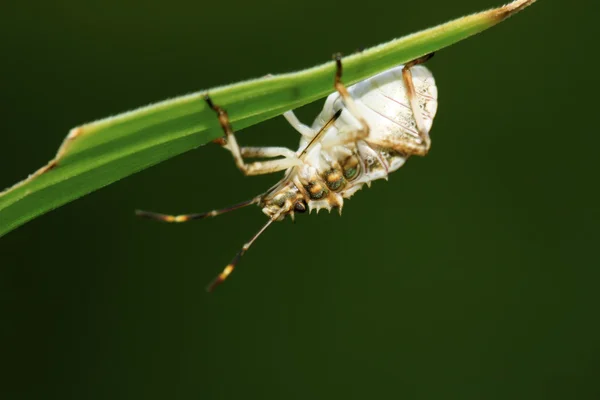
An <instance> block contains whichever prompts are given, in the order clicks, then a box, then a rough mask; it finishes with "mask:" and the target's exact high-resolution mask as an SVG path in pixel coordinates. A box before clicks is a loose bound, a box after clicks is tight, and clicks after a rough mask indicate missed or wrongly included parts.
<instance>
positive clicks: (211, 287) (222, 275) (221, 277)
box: [206, 214, 280, 292]
mask: <svg viewBox="0 0 600 400" xmlns="http://www.w3.org/2000/svg"><path fill="white" fill-rule="evenodd" d="M279 217H280V214H276V215H275V216H273V218H271V219H269V221H268V222H267V223H266V224H265V225H264V226H263V227H262V228H261V229H260V230H259V231H258V233H256V234H255V235H254V236H253V237H252V239H250V241H249V242H248V243H245V244H244V245H243V246H242V248H241V250H240V251H238V253H237V254H236V255H235V257H233V259H232V260H231V262H230V263H229V264H227V266H225V268H224V269H223V271H222V272H221V273H220V274H219V275H217V277H216V278H215V279H214V280H213V281H212V282H211V283H210V284H209V285H208V286H207V287H206V291H207V292H212V291H213V290H215V288H216V287H217V286H218V285H220V284H221V283H223V281H225V279H227V277H228V276H229V275H230V274H231V273H232V272H233V270H234V269H235V267H236V265H237V264H238V262H239V261H240V259H241V258H242V256H243V255H244V254H245V253H246V252H247V251H248V249H249V248H250V246H252V243H254V241H255V240H256V239H258V237H259V236H260V235H261V234H262V233H263V232H264V231H265V230H266V229H267V228H268V227H269V225H271V223H273V222H274V221H276V220H277V219H278V218H279Z"/></svg>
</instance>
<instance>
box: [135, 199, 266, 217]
mask: <svg viewBox="0 0 600 400" xmlns="http://www.w3.org/2000/svg"><path fill="white" fill-rule="evenodd" d="M261 199H262V195H261V196H257V197H255V198H253V199H250V200H247V201H243V202H241V203H238V204H234V205H232V206H229V207H225V208H221V209H217V210H212V211H208V212H205V213H199V214H181V215H170V214H160V213H155V212H151V211H143V210H135V215H136V216H138V217H141V218H147V219H152V220H155V221H162V222H175V223H178V222H187V221H191V220H195V219H204V218H210V217H216V216H217V215H221V214H224V213H226V212H229V211H233V210H237V209H239V208H242V207H246V206H249V205H251V204H259V203H260V200H261Z"/></svg>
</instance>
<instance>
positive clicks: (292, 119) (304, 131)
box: [283, 110, 316, 138]
mask: <svg viewBox="0 0 600 400" xmlns="http://www.w3.org/2000/svg"><path fill="white" fill-rule="evenodd" d="M283 117H284V118H285V119H286V120H287V122H289V123H290V125H291V126H292V127H293V128H294V129H295V130H297V131H298V133H300V134H301V135H302V136H307V137H309V138H312V137H313V136H315V134H316V131H315V130H314V129H312V128H311V127H310V126H308V125H305V124H303V123H302V122H300V120H299V119H298V117H296V114H294V112H293V111H292V110H290V111H286V112H284V113H283Z"/></svg>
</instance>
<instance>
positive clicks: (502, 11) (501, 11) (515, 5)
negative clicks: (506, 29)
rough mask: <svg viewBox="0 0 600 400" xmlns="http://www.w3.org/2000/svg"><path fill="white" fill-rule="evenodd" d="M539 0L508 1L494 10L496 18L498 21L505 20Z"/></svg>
mask: <svg viewBox="0 0 600 400" xmlns="http://www.w3.org/2000/svg"><path fill="white" fill-rule="evenodd" d="M536 1H537V0H515V1H513V2H512V3H508V4H506V5H504V6H502V7H499V8H497V9H495V10H494V18H495V19H496V20H498V22H500V21H503V20H505V19H507V18H509V17H511V16H512V15H514V14H516V13H518V12H519V11H521V10H523V9H525V8H527V7H529V6H530V5H532V4H533V3H535V2H536Z"/></svg>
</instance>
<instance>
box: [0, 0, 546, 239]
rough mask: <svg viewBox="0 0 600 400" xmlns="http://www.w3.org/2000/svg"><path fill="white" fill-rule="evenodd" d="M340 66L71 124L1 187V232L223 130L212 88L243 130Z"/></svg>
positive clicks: (402, 46)
mask: <svg viewBox="0 0 600 400" xmlns="http://www.w3.org/2000/svg"><path fill="white" fill-rule="evenodd" d="M534 2H535V0H516V1H513V2H512V3H510V4H508V5H505V6H503V7H499V8H495V9H492V10H488V11H484V12H481V13H477V14H473V15H469V16H466V17H463V18H459V19H456V20H453V21H451V22H448V23H446V24H443V25H439V26H436V27H433V28H430V29H427V30H424V31H421V32H418V33H415V34H412V35H409V36H406V37H403V38H401V39H395V40H392V41H390V42H387V43H384V44H381V45H379V46H376V47H372V48H370V49H367V50H364V51H362V52H360V53H358V54H353V55H351V56H348V57H345V58H344V59H343V63H344V76H343V79H344V82H345V83H346V84H348V85H350V84H353V83H355V82H358V81H360V80H363V79H366V78H368V77H370V76H372V75H374V74H376V73H378V72H381V71H384V70H386V69H389V68H391V67H393V66H396V65H399V64H403V63H405V62H407V61H410V60H412V59H415V58H417V57H420V56H423V55H425V54H428V53H431V52H434V51H438V50H440V49H443V48H444V47H447V46H450V45H451V44H454V43H456V42H459V41H461V40H463V39H465V38H467V37H469V36H472V35H474V34H476V33H479V32H481V31H483V30H485V29H487V28H490V27H492V26H494V25H495V24H497V23H499V22H501V21H503V20H505V19H506V18H508V17H510V16H511V15H513V14H514V13H516V12H518V11H520V10H522V9H523V8H525V7H527V6H529V5H530V4H532V3H534ZM334 72H335V66H334V63H333V62H328V63H325V64H322V65H319V66H317V67H314V68H310V69H306V70H303V71H299V72H295V73H289V74H282V75H275V76H268V77H264V78H261V79H255V80H250V81H245V82H241V83H236V84H233V85H227V86H222V87H218V88H213V89H209V90H207V91H201V92H197V93H193V94H191V95H187V96H182V97H177V98H174V99H170V100H166V101H163V102H160V103H157V104H153V105H150V106H147V107H143V108H139V109H137V110H134V111H130V112H127V113H124V114H120V115H117V116H114V117H110V118H106V119H102V120H99V121H96V122H92V123H89V124H85V125H82V126H79V127H77V128H74V129H72V130H71V132H70V133H69V135H68V136H67V138H66V139H65V141H64V142H63V144H62V146H61V147H60V149H59V150H58V153H57V155H56V157H55V158H54V159H53V160H51V161H50V162H49V163H48V164H47V165H46V166H44V167H42V168H40V169H39V170H38V171H36V172H35V173H33V174H32V175H30V176H29V177H28V178H27V179H25V180H24V181H22V182H20V183H18V184H16V185H14V186H13V187H11V188H9V189H7V190H6V191H4V192H2V193H0V236H2V235H4V234H6V233H7V232H10V231H11V230H13V229H15V228H16V227H18V226H20V225H22V224H24V223H25V222H27V221H29V220H31V219H33V218H35V217H36V216H39V215H42V214H44V213H45V212H47V211H49V210H52V209H54V208H56V207H59V206H61V205H63V204H65V203H68V202H69V201H71V200H74V199H76V198H78V197H80V196H83V195H85V194H87V193H90V192H92V191H94V190H96V189H98V188H101V187H103V186H106V185H108V184H110V183H112V182H115V181H117V180H119V179H122V178H124V177H126V176H128V175H131V174H133V173H135V172H137V171H140V170H142V169H144V168H147V167H149V166H151V165H154V164H157V163H159V162H161V161H163V160H166V159H168V158H170V157H173V156H175V155H177V154H181V153H183V152H185V151H187V150H190V149H193V148H196V147H198V146H201V145H203V144H205V143H208V142H209V141H210V140H212V139H216V138H218V137H220V136H222V131H221V129H220V127H219V124H218V120H217V118H216V116H215V114H214V112H213V111H212V110H210V109H208V108H207V106H206V104H205V102H204V101H203V95H204V94H205V93H207V92H210V94H211V97H212V98H213V100H214V101H215V103H217V104H219V105H220V106H222V107H223V108H225V109H226V110H227V111H228V113H229V116H230V118H231V121H232V122H233V123H234V126H235V127H236V129H237V130H240V129H242V128H245V127H247V126H250V125H254V124H257V123H259V122H261V121H264V120H266V119H269V118H273V117H275V116H276V115H279V114H282V113H283V112H285V111H287V110H290V109H294V108H297V107H300V106H302V105H304V104H307V103H310V102H312V101H315V100H317V99H319V98H322V97H325V96H326V95H328V94H329V93H331V92H332V91H333V76H334Z"/></svg>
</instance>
